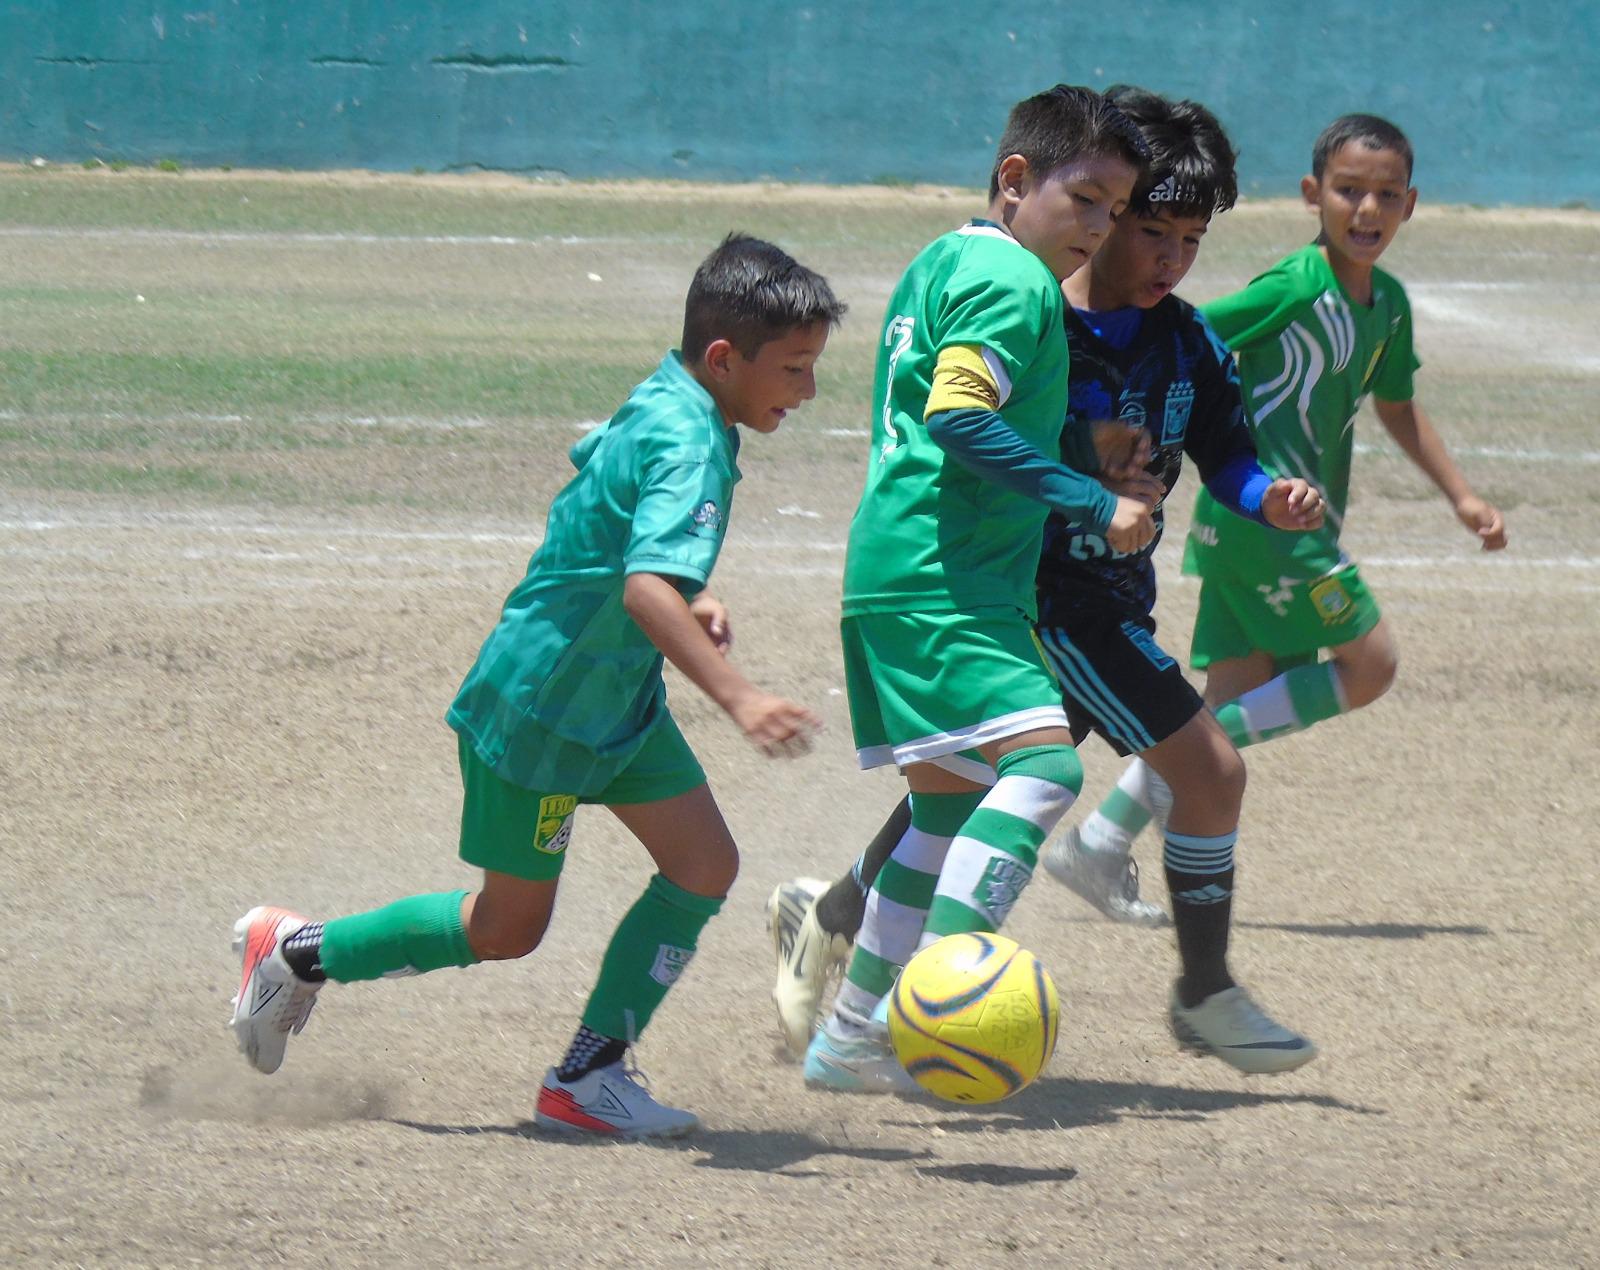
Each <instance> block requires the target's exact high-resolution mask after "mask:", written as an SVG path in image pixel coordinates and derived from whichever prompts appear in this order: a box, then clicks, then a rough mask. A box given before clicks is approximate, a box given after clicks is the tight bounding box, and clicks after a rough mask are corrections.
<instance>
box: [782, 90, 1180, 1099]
mask: <svg viewBox="0 0 1600 1270" xmlns="http://www.w3.org/2000/svg"><path fill="white" fill-rule="evenodd" d="M1144 160H1145V146H1144V142H1143V141H1142V140H1141V139H1140V137H1139V134H1138V131H1137V130H1136V129H1135V128H1134V127H1133V125H1132V124H1131V123H1129V122H1128V120H1127V119H1126V118H1125V117H1124V116H1123V115H1122V113H1121V112H1120V111H1118V110H1117V109H1116V108H1115V107H1114V106H1112V105H1110V104H1109V103H1108V102H1107V101H1106V100H1105V99H1104V98H1103V97H1101V96H1100V95H1099V94H1098V93H1095V92H1092V91H1090V90H1089V89H1086V88H1074V87H1069V86H1067V85H1057V86H1056V87H1055V88H1053V89H1051V90H1049V91H1048V92H1044V93H1040V94H1038V95H1036V96H1034V97H1030V98H1028V99H1027V100H1026V101H1023V102H1021V103H1019V104H1018V105H1017V106H1016V107H1015V108H1014V109H1013V110H1012V112H1011V116H1010V119H1009V120H1008V122H1007V125H1006V129H1005V133H1004V135H1003V137H1002V138H1001V142H1000V147H999V151H998V155H997V159H996V163H995V166H994V169H993V172H992V175H991V178H990V184H989V208H988V215H987V217H986V218H983V219H979V220H974V221H972V222H970V223H969V224H967V225H965V226H963V227H962V228H961V229H959V230H956V231H954V232H952V233H949V234H945V235H944V236H943V237H941V238H939V239H936V240H935V241H934V242H933V243H932V244H930V245H929V246H928V247H927V248H925V249H924V250H923V251H922V253H921V254H920V255H918V256H917V258H916V259H915V260H914V261H913V262H912V263H911V265H910V266H909V267H908V268H907V270H906V272H905V274H904V275H903V276H902V277H901V279H900V282H899V283H898V284H897V286H896V287H895V289H894V292H893V294H892V295H891V296H890V300H889V308H888V313H887V315H886V318H885V322H884V327H883V336H882V339H881V341H880V343H879V349H878V364H877V372H876V378H875V383H874V391H873V424H872V446H871V450H870V452H869V456H868V469H867V479H866V485H865V488H864V489H863V491H862V495H861V502H860V505H859V507H858V508H857V510H856V514H855V518H854V520H853V521H852V522H851V526H850V537H849V545H848V548H847V551H846V556H845V570H844V604H843V620H842V622H841V626H840V633H841V637H842V640H843V644H844V655H845V683H846V688H847V690H848V693H849V700H850V718H851V724H852V728H853V730H854V733H855V740H856V749H857V754H858V756H859V759H860V762H861V765H862V766H863V767H877V766H880V765H884V764H889V763H893V764H895V765H896V766H898V767H899V768H900V769H901V770H902V771H903V772H904V773H905V776H906V782H907V784H908V786H909V787H910V790H911V792H912V807H911V818H910V825H909V827H908V828H907V830H906V832H905V833H904V835H903V836H902V837H901V838H900V840H899V842H898V843H897V844H896V846H895V847H894V850H893V852H892V853H891V855H890V858H889V860H888V862H887V863H886V864H885V865H884V867H883V870H882V872H881V873H880V874H879V875H878V877H877V878H876V879H875V880H874V882H873V886H872V892H871V895H870V897H869V899H868V901H867V908H866V919H865V924H864V925H863V927H862V930H861V936H860V940H859V942H858V944H857V947H856V951H855V955H854V957H853V958H852V960H851V963H850V966H849V969H848V971H847V972H846V975H845V982H844V984H843V986H842V987H841V989H840V992H839V996H838V999H837V1002H836V1004H835V1008H834V1011H833V1014H832V1016H831V1017H830V1019H829V1020H828V1023H827V1024H826V1025H825V1026H824V1028H823V1029H822V1030H821V1031H820V1032H818V1034H817V1035H816V1037H815V1038H814V1039H813V1040H812V1043H811V1047H810V1049H809V1051H808V1052H807V1055H806V1065H805V1076H806V1080H807V1082H808V1083H812V1084H819V1085H824V1086H828V1087H833V1088H841V1089H858V1088H863V1087H870V1086H873V1085H875V1084H877V1083H879V1082H880V1081H882V1080H885V1079H893V1078H894V1076H895V1074H897V1073H899V1071H900V1069H899V1066H898V1064H897V1063H895V1061H894V1057H893V1054H892V1052H891V1051H890V1049H889V1045H888V1039H887V1034H886V1030H885V1028H884V1027H883V1025H882V1023H881V1022H880V1021H877V1020H874V1018H873V1014H874V1011H875V1009H876V1007H877V1006H878V1005H879V1003H880V1002H881V1001H882V999H883V997H884V996H885V994H886V993H887V992H888V990H889V988H890V987H891V985H892V984H893V982H894V978H895V975H896V974H897V973H898V971H899V968H900V967H901V966H902V965H904V964H905V962H906V961H907V960H908V959H909V958H910V956H911V954H912V953H913V952H915V951H916V949H917V947H918V946H919V944H920V943H923V942H932V941H933V940H936V939H938V938H939V937H941V936H943V935H948V934H953V933H956V932H959V931H971V930H980V931H992V930H995V929H997V928H998V927H999V926H1000V925H1001V923H1002V922H1004V920H1005V918H1006V915H1007V913H1008V912H1009V910H1010V908H1011V906H1012V904H1013V903H1014V902H1015V901H1016V898H1017V895H1018V893H1019V892H1020V891H1021V889H1022V888H1023V886H1024V885H1025V884H1026V883H1027V881H1028V879H1029V876H1030V875H1031V873H1032V871H1033V866H1034V863H1035V860H1036V858H1037V853H1038V850H1039V848H1040V847H1041V846H1042V845H1043V843H1044V840H1045V838H1046V837H1047V836H1048V834H1049V832H1050V830H1051V829H1052V828H1053V827H1054V825H1055V823H1056V821H1057V820H1059V819H1060V817H1061V816H1062V814H1063V813H1065V811H1066V810H1067V808H1068V807H1070V806H1071V804H1072V800H1073V799H1074V798H1075V797H1076V795H1077V792H1078V789H1079V787H1080V785H1081V782H1082V768H1081V766H1080V765H1079V762H1078V757H1077V753H1076V751H1075V750H1074V749H1073V747H1072V736H1071V733H1070V732H1069V730H1068V726H1067V718H1066V714H1065V712H1064V711H1063V710H1062V708H1061V699H1060V695H1059V694H1058V693H1057V691H1056V689H1055V685H1054V682H1053V681H1052V679H1051V677H1050V674H1049V672H1048V671H1047V670H1046V669H1045V667H1044V665H1043V663H1042V662H1041V660H1040V657H1039V653H1038V646H1037V644H1036V643H1035V641H1034V638H1033V632H1032V630H1031V628H1030V624H1029V623H1030V619H1031V618H1032V616H1033V613H1034V599H1033V578H1034V572H1035V570H1036V569H1037V567H1038V562H1039V543H1040V539H1041V533H1042V530H1043V526H1044V519H1045V516H1046V515H1047V514H1048V512H1050V511H1051V510H1056V511H1060V512H1062V513H1063V514H1065V515H1067V516H1069V517H1071V518H1072V519H1073V520H1074V521H1077V522H1079V523H1082V524H1085V525H1087V526H1090V527H1092V528H1093V529H1094V530H1095V531H1096V532H1098V533H1100V534H1103V535H1104V536H1105V537H1106V539H1107V540H1108V541H1109V542H1110V543H1112V544H1113V545H1114V546H1115V547H1116V548H1117V549H1120V550H1124V551H1137V550H1139V549H1140V548H1141V547H1143V546H1144V545H1145V544H1146V543H1147V542H1149V541H1150V539H1151V538H1152V537H1153V536H1154V533H1155V526H1154V523H1153V522H1152V520H1151V518H1150V511H1149V508H1148V507H1147V506H1146V505H1145V503H1143V502H1141V501H1140V500H1139V499H1138V498H1133V497H1121V498H1119V497H1116V496H1114V495H1113V494H1111V493H1110V492H1109V491H1107V490H1106V489H1105V488H1104V487H1103V486H1101V485H1100V483H1099V482H1098V481H1096V480H1095V479H1093V478H1092V477H1090V476H1087V475H1085V474H1084V469H1088V470H1094V469H1095V468H1097V467H1098V461H1097V459H1096V457H1095V454H1094V448H1093V445H1092V444H1091V443H1090V441H1089V439H1088V437H1087V435H1086V434H1085V433H1074V434H1072V435H1071V436H1069V437H1068V438H1067V446H1066V450H1065V452H1066V453H1067V454H1069V455H1070V456H1071V464H1070V465H1069V464H1068V463H1063V462H1061V461H1060V460H1059V459H1058V458H1057V457H1055V456H1057V455H1060V454H1062V453H1063V452H1064V450H1063V445H1062V433H1061V419H1062V415H1063V413H1064V411H1065V407H1066V390H1067V346H1066V341H1065V340H1064V339H1063V338H1062V331H1061V320H1062V319H1061V309H1062V301H1061V285H1060V284H1061V279H1063V278H1065V277H1067V276H1068V275H1070V274H1072V273H1074V272H1076V271H1077V270H1078V268H1079V267H1080V266H1082V265H1083V264H1085V263H1086V262H1087V261H1088V260H1089V258H1090V257H1091V256H1093V255H1094V253H1095V251H1096V250H1097V249H1098V248H1099V246H1100V244H1101V243H1102V242H1104V241H1105V237H1106V235H1107V234H1108V233H1109V232H1110V230H1111V227H1112V224H1113V223H1114V221H1115V219H1116V217H1117V216H1118V215H1119V214H1120V213H1121V212H1122V210H1123V209H1124V208H1125V207H1126V206H1127V203H1128V199H1129V196H1130V195H1131V193H1132V191H1133V187H1134V184H1135V182H1136V181H1137V180H1138V178H1139V176H1140V174H1141V170H1142V168H1143V165H1144Z"/></svg>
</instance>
